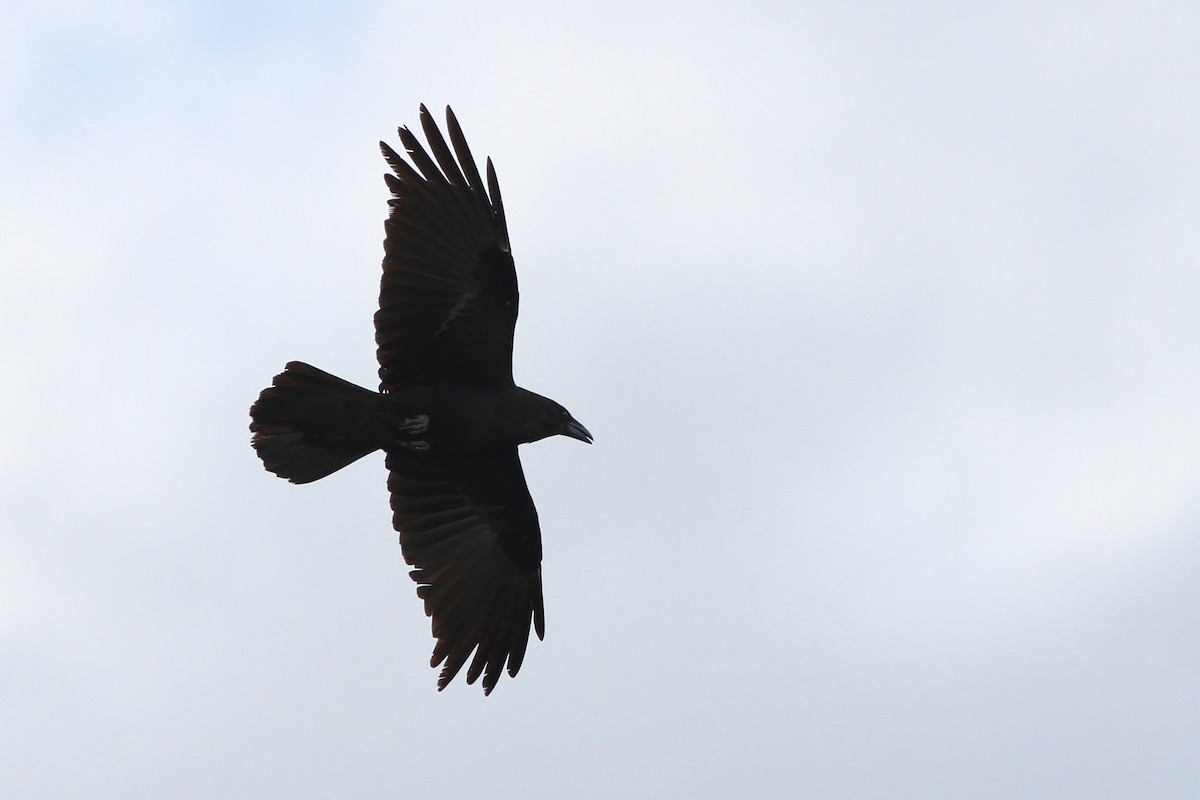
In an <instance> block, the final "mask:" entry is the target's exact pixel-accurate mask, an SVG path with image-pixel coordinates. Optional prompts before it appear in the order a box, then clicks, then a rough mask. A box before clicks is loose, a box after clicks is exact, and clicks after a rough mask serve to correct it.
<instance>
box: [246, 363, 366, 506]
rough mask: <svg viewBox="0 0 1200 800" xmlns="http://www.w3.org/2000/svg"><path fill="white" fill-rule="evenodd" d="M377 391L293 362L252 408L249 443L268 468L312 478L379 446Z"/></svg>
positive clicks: (302, 478) (284, 474) (294, 479)
mask: <svg viewBox="0 0 1200 800" xmlns="http://www.w3.org/2000/svg"><path fill="white" fill-rule="evenodd" d="M378 398H379V395H378V394H377V393H375V392H372V391H370V390H369V389H364V388H362V387H361V386H355V385H354V384H353V383H350V382H349V381H344V380H342V379H341V378H338V377H335V376H333V375H330V374H329V373H328V372H323V371H321V370H319V369H317V368H316V367H313V366H309V365H308V364H305V363H303V362H300V361H292V362H290V363H288V365H287V366H286V367H284V370H283V372H281V373H279V374H278V375H276V376H275V379H274V380H273V381H272V382H271V385H270V386H268V387H267V388H266V389H263V391H262V393H261V394H260V395H259V396H258V400H256V401H255V403H254V405H252V406H251V407H250V420H251V421H250V430H251V432H252V433H253V436H251V438H250V444H251V445H253V446H254V449H255V451H256V452H257V453H258V457H259V458H261V459H262V462H263V465H264V466H266V468H267V469H268V470H269V471H271V472H273V473H275V474H276V475H278V476H279V477H281V478H287V479H288V480H289V481H291V482H292V483H309V482H310V481H315V480H317V479H319V478H324V477H325V476H326V475H329V474H330V473H333V472H337V471H338V470H339V469H341V468H342V467H344V466H346V465H347V464H350V463H353V462H355V461H357V460H358V459H360V458H362V457H363V456H365V455H367V454H368V453H372V452H374V451H375V450H377V449H379V446H380V443H379V441H378V439H377V437H376V436H375V435H374V433H373V430H374V426H373V425H372V420H373V419H374V416H375V412H376V410H377V409H376V405H375V402H374V401H375V400H377V399H378Z"/></svg>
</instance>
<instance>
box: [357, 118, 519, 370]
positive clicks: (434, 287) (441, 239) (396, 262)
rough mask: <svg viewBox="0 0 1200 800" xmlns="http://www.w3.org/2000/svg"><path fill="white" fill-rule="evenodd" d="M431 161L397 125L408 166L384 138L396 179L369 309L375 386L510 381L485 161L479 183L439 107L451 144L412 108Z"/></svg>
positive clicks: (505, 292) (502, 233)
mask: <svg viewBox="0 0 1200 800" xmlns="http://www.w3.org/2000/svg"><path fill="white" fill-rule="evenodd" d="M421 127H422V128H423V129H424V131H425V138H426V139H427V140H428V141H429V149H430V150H432V151H433V157H432V158H431V157H430V155H429V153H427V152H426V151H425V148H423V147H422V146H421V143H420V141H418V140H417V137H416V136H415V135H414V134H413V133H412V132H411V131H409V130H408V129H407V128H401V129H400V141H401V142H402V143H403V144H404V148H405V150H406V151H407V152H408V156H409V158H410V159H411V160H412V164H413V165H415V168H414V166H412V165H410V164H409V163H408V162H407V161H405V160H404V159H403V158H401V157H400V156H399V155H398V154H397V153H396V151H394V150H392V148H390V147H388V145H387V144H385V143H384V142H380V143H379V146H380V148H381V149H382V150H383V156H384V158H386V159H387V162H388V164H389V165H390V166H391V168H392V170H393V171H394V172H395V175H386V176H384V177H385V179H386V180H387V184H388V188H389V189H391V191H392V199H391V200H390V201H389V205H390V206H391V212H390V214H389V216H388V220H387V223H386V224H385V230H386V234H387V235H386V238H385V240H384V252H385V255H384V259H383V279H382V281H381V282H380V289H379V311H377V312H376V313H375V343H376V344H377V345H378V351H377V356H378V358H379V380H380V389H381V390H382V391H385V392H386V391H391V390H395V389H400V388H406V387H411V386H428V385H431V384H436V383H511V382H512V344H513V328H514V326H515V325H516V322H517V273H516V270H515V268H514V266H513V259H512V255H511V253H510V251H509V244H508V229H507V227H506V225H505V222H504V206H503V204H502V202H501V200H500V185H499V184H498V183H497V181H496V172H495V170H494V169H493V168H492V161H491V159H488V162H487V187H486V188H485V187H484V183H483V179H482V178H481V177H480V175H479V169H478V168H477V167H476V166H475V160H474V158H473V157H472V156H471V151H470V150H469V149H468V148H467V141H466V139H465V138H464V137H463V132H462V128H460V127H459V125H458V120H456V119H455V118H454V114H453V112H451V110H450V109H449V108H448V107H447V108H446V127H447V130H448V131H449V133H450V142H451V144H452V145H453V150H451V148H450V146H448V145H447V144H446V140H445V139H444V138H442V134H441V132H440V131H439V130H438V128H437V125H436V124H435V123H434V121H433V117H432V116H430V114H429V111H428V109H426V108H425V106H421Z"/></svg>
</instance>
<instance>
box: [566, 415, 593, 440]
mask: <svg viewBox="0 0 1200 800" xmlns="http://www.w3.org/2000/svg"><path fill="white" fill-rule="evenodd" d="M559 433H561V434H562V435H563V436H570V437H571V438H572V439H578V440H579V441H581V442H587V443H588V444H591V443H592V435H591V434H590V433H588V429H587V428H585V427H583V425H581V424H579V421H578V420H576V419H575V418H574V417H568V418H567V421H566V422H565V423H563V427H562V430H560V431H559Z"/></svg>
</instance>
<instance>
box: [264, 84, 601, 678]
mask: <svg viewBox="0 0 1200 800" xmlns="http://www.w3.org/2000/svg"><path fill="white" fill-rule="evenodd" d="M420 121H421V128H422V130H423V131H424V134H425V139H426V141H427V142H428V145H429V149H428V150H426V149H425V147H423V146H422V144H421V141H420V139H418V138H417V136H416V135H415V134H414V133H413V132H412V131H410V130H409V129H408V128H407V127H402V128H400V129H399V136H400V142H401V144H402V145H403V147H404V150H405V151H406V153H407V155H408V159H409V160H407V161H406V160H405V159H404V158H402V157H401V156H400V155H399V154H398V153H397V152H396V151H395V150H393V149H392V148H391V147H390V146H388V144H387V143H386V142H382V141H381V142H380V143H379V147H380V150H381V151H382V153H383V157H384V159H385V160H386V162H387V164H388V166H389V167H390V168H391V173H388V174H385V175H384V179H385V181H386V183H387V187H388V189H389V190H390V191H391V199H390V200H389V201H388V205H389V213H388V217H387V220H386V222H385V223H384V233H385V238H384V257H383V275H382V278H381V279H380V290H379V309H378V310H377V311H376V312H375V317H374V321H375V344H376V356H377V358H378V361H379V391H377V392H376V391H372V390H370V389H367V388H364V387H361V386H358V385H356V384H354V383H350V382H349V381H345V380H343V379H341V378H338V377H335V376H334V375H331V374H330V373H328V372H324V371H322V370H320V369H317V368H316V367H313V366H311V365H309V364H306V363H304V362H300V361H292V362H288V363H287V364H286V365H285V367H284V370H283V372H281V373H279V374H278V375H276V376H275V377H274V379H273V380H272V381H271V385H270V386H268V387H267V388H265V389H263V390H262V392H261V393H260V394H259V396H258V399H257V400H256V401H255V402H254V404H253V405H252V406H251V408H250V418H251V421H250V431H251V440H250V442H251V445H252V446H253V448H254V450H255V451H256V453H257V454H258V457H259V458H260V459H261V460H262V463H263V465H264V466H265V467H266V469H267V470H268V471H269V472H271V473H274V474H275V475H277V476H279V477H280V478H284V479H287V480H288V481H290V482H291V483H297V484H301V483H309V482H311V481H315V480H319V479H321V478H324V477H325V476H327V475H329V474H331V473H333V472H336V471H337V470H339V469H341V468H342V467H345V466H346V465H348V464H350V463H353V462H354V461H357V460H358V459H360V458H362V457H364V456H366V455H368V454H369V453H373V452H375V451H377V450H382V451H383V452H384V454H385V460H384V464H385V466H386V468H387V472H388V480H387V488H388V492H389V494H390V498H391V510H392V523H393V527H394V528H395V530H396V531H398V532H399V535H400V548H401V553H402V555H403V557H404V560H405V561H406V562H407V563H408V565H409V566H411V567H412V570H411V572H410V573H409V575H410V577H411V578H412V579H413V580H414V581H415V582H416V584H417V596H418V597H419V598H420V599H421V600H423V601H424V606H425V613H426V614H427V615H428V616H429V617H430V618H431V626H432V631H433V637H434V639H435V640H436V641H435V644H434V648H433V655H432V657H431V658H430V666H431V667H433V668H435V669H436V668H438V667H439V666H440V667H441V671H440V673H439V675H438V679H437V688H438V691H441V690H443V689H445V688H446V686H447V685H448V684H449V683H450V682H451V681H452V680H453V679H454V677H455V676H456V675H458V674H459V672H460V671H461V670H462V668H463V667H464V666H465V665H467V664H468V661H469V662H470V663H469V666H467V672H466V682H467V683H468V684H474V683H475V681H476V680H477V679H478V678H480V677H481V676H482V678H483V681H482V687H483V691H484V694H485V695H487V694H490V693H491V692H492V690H493V689H494V688H495V686H496V684H497V682H498V680H499V678H500V676H501V674H502V672H503V671H505V670H507V672H508V674H509V676H510V677H515V676H516V674H517V672H518V670H520V668H521V664H522V662H523V661H524V658H525V653H526V648H527V645H528V643H529V632H530V627H531V626H532V628H533V630H534V631H535V632H536V634H537V637H538V639H539V640H541V639H543V638H544V636H545V625H546V620H545V609H544V604H543V597H542V568H541V563H542V537H541V529H540V526H539V524H538V515H537V509H536V508H535V506H534V503H533V499H532V497H531V496H530V494H529V488H528V485H527V483H526V480H525V475H524V472H523V471H522V469H521V459H520V457H519V454H518V452H517V446H518V445H520V444H524V443H528V442H534V441H538V440H540V439H545V438H547V437H549V436H555V435H562V436H567V437H570V438H572V439H577V440H579V441H582V442H586V443H588V444H591V443H592V441H593V437H592V434H591V433H590V432H589V431H588V429H587V428H585V427H584V426H583V425H582V424H581V423H580V422H579V421H578V420H576V419H575V418H574V417H573V416H571V414H570V413H569V412H568V411H567V410H566V409H565V408H564V407H563V406H561V405H559V404H558V403H556V402H555V401H553V400H551V399H549V398H547V397H543V396H541V395H538V394H535V393H533V392H531V391H528V390H526V389H523V388H521V387H519V386H517V384H516V382H515V381H514V380H513V374H512V350H513V331H514V328H515V326H516V321H517V307H518V292H517V275H516V268H515V264H514V262H513V256H512V249H511V247H510V244H509V237H508V226H507V223H506V221H505V216H504V203H503V201H502V200H501V197H500V185H499V183H498V181H497V179H496V171H495V169H494V167H493V166H492V160H491V158H488V159H487V180H486V183H485V181H484V179H483V177H482V176H481V175H480V173H479V168H478V166H477V165H476V162H475V160H474V158H473V157H472V155H471V151H470V149H469V148H468V147H467V141H466V138H465V137H464V135H463V131H462V128H461V127H460V125H459V123H458V120H457V118H456V117H455V116H454V112H453V111H452V110H451V109H450V107H449V106H447V107H446V130H447V132H448V134H449V138H450V142H449V144H447V142H446V139H445V138H444V137H443V136H442V133H441V131H440V130H439V129H438V126H437V123H436V122H435V121H434V119H433V116H432V115H431V114H430V113H429V110H428V109H427V108H426V107H425V105H424V104H422V105H421V107H420ZM409 161H411V164H410V163H409Z"/></svg>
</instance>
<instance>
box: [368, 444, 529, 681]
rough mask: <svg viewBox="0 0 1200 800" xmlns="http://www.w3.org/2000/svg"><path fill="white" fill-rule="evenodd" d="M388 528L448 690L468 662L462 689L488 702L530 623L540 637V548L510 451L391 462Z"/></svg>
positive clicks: (393, 456)
mask: <svg viewBox="0 0 1200 800" xmlns="http://www.w3.org/2000/svg"><path fill="white" fill-rule="evenodd" d="M387 467H388V470H389V476H388V490H389V491H390V492H391V496H392V511H393V523H394V525H395V527H396V530H398V531H399V532H400V546H401V550H402V551H403V553H404V560H405V561H407V562H408V563H409V564H410V565H412V566H413V567H414V569H413V570H412V572H411V573H409V574H410V575H411V576H412V579H413V580H414V581H416V582H417V596H419V597H420V598H421V599H423V600H424V601H425V613H426V614H428V615H429V616H430V617H432V618H433V635H434V637H435V638H436V639H437V644H436V645H435V646H434V650H433V657H432V658H431V660H430V666H433V667H437V666H439V665H442V664H443V663H444V664H445V666H444V667H443V668H442V671H441V674H440V675H439V676H438V689H439V690H441V689H444V688H445V687H446V685H447V684H448V683H450V681H451V680H453V679H454V676H455V675H457V674H458V672H459V670H461V669H462V667H463V665H464V664H466V663H467V659H468V658H471V653H472V651H474V654H475V655H474V658H473V659H471V664H470V666H469V667H468V669H467V683H474V682H475V680H476V679H477V678H478V677H479V676H480V675H482V676H483V691H484V693H485V694H486V693H490V692H491V691H492V689H493V687H495V685H496V681H497V680H498V679H499V677H500V673H501V672H502V671H503V669H504V666H505V663H506V662H507V665H508V674H509V675H510V676H513V675H516V674H517V670H519V669H520V668H521V662H522V660H523V659H524V658H525V648H526V645H528V643H529V627H530V623H531V622H532V624H533V627H534V629H535V631H536V632H537V636H538V638H539V639H541V638H542V636H543V635H544V634H545V625H546V623H545V612H544V610H543V606H542V572H541V561H542V539H541V531H540V528H539V526H538V518H537V510H536V509H535V508H534V505H533V499H532V498H531V497H530V496H529V489H528V488H527V487H526V485H525V475H524V473H523V472H522V470H521V461H520V458H519V457H518V456H517V449H516V447H512V448H506V449H500V450H488V451H481V452H478V453H472V454H469V455H465V456H457V455H456V456H454V457H453V458H451V457H443V458H437V457H433V456H431V455H426V454H411V453H400V452H393V453H390V454H389V455H388V458H387Z"/></svg>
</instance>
